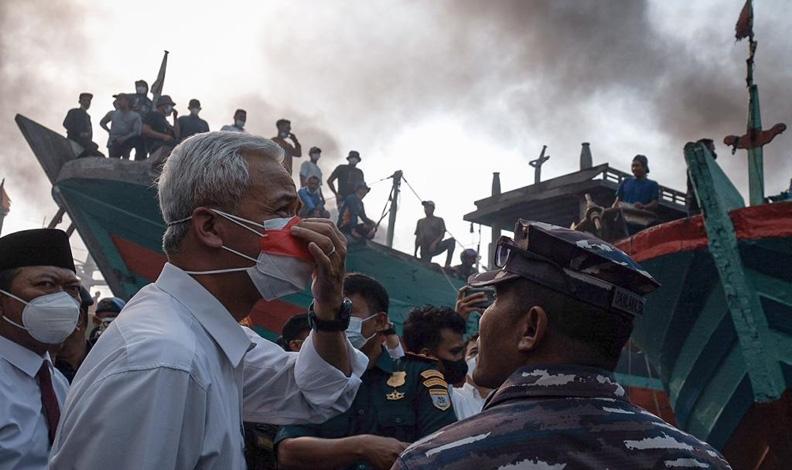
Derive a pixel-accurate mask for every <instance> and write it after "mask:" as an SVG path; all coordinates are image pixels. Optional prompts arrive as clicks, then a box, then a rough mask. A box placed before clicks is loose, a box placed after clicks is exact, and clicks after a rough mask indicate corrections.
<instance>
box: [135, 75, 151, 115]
mask: <svg viewBox="0 0 792 470" xmlns="http://www.w3.org/2000/svg"><path fill="white" fill-rule="evenodd" d="M148 91H149V86H148V83H146V81H145V80H138V81H136V82H135V93H134V94H133V95H132V103H131V104H132V111H134V112H136V113H138V114H140V119H146V115H147V114H148V113H150V112H151V111H154V103H153V102H152V101H151V99H150V98H149V97H148Z"/></svg>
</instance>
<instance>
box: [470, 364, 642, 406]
mask: <svg viewBox="0 0 792 470" xmlns="http://www.w3.org/2000/svg"><path fill="white" fill-rule="evenodd" d="M547 397H573V398H610V399H616V400H624V401H627V394H626V393H625V392H624V388H622V386H621V385H619V384H618V383H616V379H615V378H614V377H613V374H612V373H610V372H608V371H606V370H605V369H595V368H591V367H584V366H576V365H547V366H527V367H522V368H520V369H517V371H515V372H514V373H513V374H512V375H511V377H509V378H508V379H507V380H506V382H504V383H503V385H501V386H500V387H499V388H498V389H497V390H496V391H495V393H493V394H492V395H491V396H490V397H489V399H488V400H487V403H486V404H485V405H484V408H485V409H487V408H490V407H493V406H496V405H498V404H500V403H503V402H506V401H509V400H515V399H517V400H519V399H530V398H547Z"/></svg>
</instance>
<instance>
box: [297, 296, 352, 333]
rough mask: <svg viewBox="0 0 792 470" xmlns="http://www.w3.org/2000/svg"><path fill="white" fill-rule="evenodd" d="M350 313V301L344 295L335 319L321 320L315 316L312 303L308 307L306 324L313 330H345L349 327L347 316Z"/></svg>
mask: <svg viewBox="0 0 792 470" xmlns="http://www.w3.org/2000/svg"><path fill="white" fill-rule="evenodd" d="M351 315H352V301H351V300H349V298H347V297H344V300H343V301H342V302H341V307H340V308H339V309H338V313H337V314H336V318H335V320H322V319H321V318H319V317H317V316H316V312H315V311H314V304H313V302H311V306H310V307H309V308H308V325H309V326H310V327H311V329H312V330H314V331H346V329H347V328H349V317H350V316H351Z"/></svg>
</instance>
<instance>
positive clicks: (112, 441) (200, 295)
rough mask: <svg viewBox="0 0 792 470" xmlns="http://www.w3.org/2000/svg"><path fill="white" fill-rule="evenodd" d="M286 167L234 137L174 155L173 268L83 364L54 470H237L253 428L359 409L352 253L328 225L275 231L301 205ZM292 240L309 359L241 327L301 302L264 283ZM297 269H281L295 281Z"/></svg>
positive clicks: (165, 194)
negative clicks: (259, 311) (246, 433)
mask: <svg viewBox="0 0 792 470" xmlns="http://www.w3.org/2000/svg"><path fill="white" fill-rule="evenodd" d="M282 156H283V151H282V150H281V148H280V147H279V146H278V145H277V144H275V143H274V142H272V141H270V140H268V139H265V138H262V137H257V136H252V135H250V134H244V133H232V132H209V133H205V134H198V135H195V136H193V137H191V138H190V139H188V140H187V141H185V142H183V143H182V144H180V145H179V146H177V147H176V148H175V149H174V150H173V153H171V155H170V157H169V159H168V160H167V162H166V163H165V166H164V168H163V171H162V175H161V176H160V178H159V181H158V189H159V200H160V208H161V211H162V215H163V218H164V219H165V220H166V221H167V222H166V223H167V229H166V232H165V235H164V237H163V248H164V250H165V253H166V254H167V255H168V260H169V262H168V263H166V264H165V267H164V268H163V270H162V273H161V274H160V276H159V279H157V281H156V282H155V283H153V284H149V285H148V286H146V287H144V288H143V289H141V291H140V292H138V293H137V294H136V295H135V296H134V297H133V298H132V299H131V300H130V301H129V303H128V304H127V305H126V307H125V308H124V310H123V312H122V313H121V315H119V316H118V318H117V319H116V320H115V321H113V323H111V324H110V326H109V327H108V329H107V330H106V331H105V332H104V333H103V334H102V336H101V337H100V338H99V341H98V342H97V343H96V346H94V348H93V349H92V350H91V352H90V354H89V355H88V357H87V358H86V360H85V362H84V363H83V364H82V366H81V368H80V370H79V372H78V373H77V376H76V378H75V380H74V382H73V384H72V388H71V391H70V393H69V396H68V398H67V400H66V405H65V409H64V410H63V413H62V417H61V424H60V427H59V430H58V435H57V437H56V439H55V443H54V445H53V450H52V454H51V457H50V468H52V469H55V470H57V469H80V470H93V469H96V470H99V469H112V470H123V469H136V470H137V469H155V468H156V469H192V468H202V469H223V470H225V469H241V468H244V466H245V461H244V457H243V435H242V421H243V419H244V420H245V421H254V422H267V423H272V424H292V423H295V424H296V423H321V422H323V421H325V420H327V419H328V418H330V417H332V416H334V415H336V414H338V413H340V412H342V411H344V410H346V409H347V408H348V407H349V406H350V405H351V403H352V401H353V400H354V398H355V394H356V392H357V388H358V386H359V385H360V376H361V375H362V374H363V372H365V369H366V365H367V360H366V358H365V356H364V355H362V354H361V353H359V352H357V351H356V350H355V348H354V347H352V345H351V344H349V342H348V341H347V339H346V336H345V334H344V330H345V329H346V325H348V323H349V313H350V311H351V303H350V302H349V301H348V299H344V298H343V296H342V284H343V278H344V274H345V273H344V260H345V257H346V240H345V239H344V237H343V236H342V235H341V234H340V233H339V232H338V230H337V229H336V228H335V226H334V225H333V224H332V222H330V221H327V220H319V219H306V220H303V221H301V222H300V223H298V224H296V225H294V226H288V225H287V230H288V229H290V230H291V232H290V234H289V232H284V231H280V232H278V231H269V228H268V227H269V225H268V224H269V223H271V222H273V221H275V222H277V221H278V220H279V219H281V220H282V219H285V218H290V217H292V216H294V214H295V212H296V210H297V208H298V205H299V203H298V198H297V194H296V191H295V187H294V183H293V182H292V180H291V178H290V176H289V175H288V174H287V173H286V171H285V170H284V168H283V167H282V166H281V163H280V161H281V158H282ZM284 235H286V239H285V240H286V242H285V243H284V245H283V246H284V250H285V251H286V252H288V251H289V250H290V249H293V248H294V247H295V246H298V245H300V244H302V245H301V246H302V250H305V249H306V244H307V252H308V253H309V255H306V256H308V257H309V258H311V257H312V258H313V259H312V262H314V263H315V275H314V279H313V284H312V292H313V295H314V305H313V313H312V315H311V324H312V328H313V331H312V332H311V334H310V336H309V337H308V338H306V340H305V342H304V343H303V347H302V348H301V350H300V352H299V353H289V352H286V351H284V350H283V349H281V348H280V347H279V346H278V345H276V344H275V343H272V342H269V341H267V340H264V339H263V338H261V337H259V336H258V335H256V333H254V332H253V331H252V330H250V329H248V328H245V327H242V326H240V325H239V323H238V321H239V320H241V319H242V318H244V317H245V316H246V315H247V314H248V313H249V311H250V310H251V308H252V307H253V305H254V304H255V303H256V302H257V301H258V300H260V298H261V297H262V296H265V295H268V296H270V297H277V296H279V295H283V294H284V293H288V292H291V291H288V290H285V291H284V287H283V284H278V282H277V280H276V279H275V278H272V279H270V278H268V277H267V276H266V272H267V270H268V269H269V268H270V267H271V265H272V263H275V262H280V261H277V260H276V259H280V260H282V259H285V258H288V256H289V255H286V256H282V257H276V256H269V255H268V254H267V253H266V252H264V251H262V250H263V249H264V246H265V245H266V244H267V243H271V241H272V240H274V239H278V240H284V238H283V236H284ZM287 245H288V246H287ZM289 247H291V248H289ZM262 259H264V260H269V261H268V262H265V263H262ZM289 266H295V264H289V263H285V264H281V265H280V268H282V269H283V270H284V272H286V274H288V276H287V277H290V278H293V277H294V276H292V275H293V274H294V272H290V271H289V269H290V268H289ZM309 266H310V265H309ZM307 273H308V280H310V278H311V271H310V270H309V271H307ZM297 277H300V276H297ZM278 286H280V287H278ZM303 288H304V287H303Z"/></svg>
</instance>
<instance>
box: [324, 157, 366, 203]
mask: <svg viewBox="0 0 792 470" xmlns="http://www.w3.org/2000/svg"><path fill="white" fill-rule="evenodd" d="M347 161H348V162H349V164H348V165H338V166H337V167H336V168H335V170H333V172H332V173H330V178H328V179H327V186H329V187H330V191H332V192H333V194H334V195H335V196H336V201H337V202H338V204H339V205H340V204H341V203H343V202H344V199H345V198H346V197H347V196H349V195H350V194H352V193H354V192H355V190H356V188H357V187H358V185H359V184H360V183H364V182H365V181H366V178H365V176H364V175H363V170H361V169H360V168H357V164H358V163H360V153H359V152H358V151H357V150H350V151H349V155H348V156H347ZM335 180H338V191H336V187H335V184H334V182H335Z"/></svg>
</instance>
